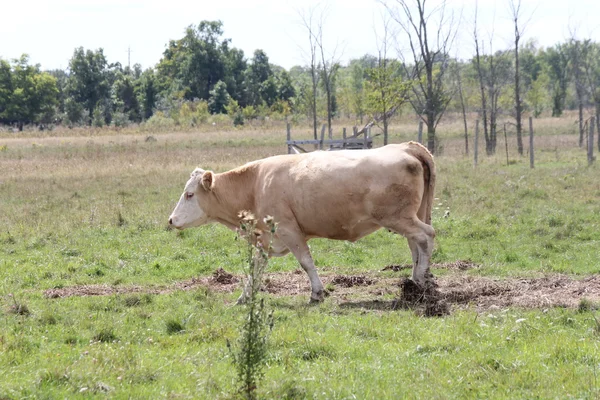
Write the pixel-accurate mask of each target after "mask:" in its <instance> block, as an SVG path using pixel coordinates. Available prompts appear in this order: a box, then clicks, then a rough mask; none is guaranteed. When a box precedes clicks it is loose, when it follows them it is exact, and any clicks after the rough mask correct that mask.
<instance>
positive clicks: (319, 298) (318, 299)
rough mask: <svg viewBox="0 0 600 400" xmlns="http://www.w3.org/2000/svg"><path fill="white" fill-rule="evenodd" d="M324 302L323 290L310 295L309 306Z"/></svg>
mask: <svg viewBox="0 0 600 400" xmlns="http://www.w3.org/2000/svg"><path fill="white" fill-rule="evenodd" d="M323 300H325V292H324V291H323V290H319V291H318V292H316V293H315V292H313V293H312V294H311V295H310V304H318V303H322V302H323Z"/></svg>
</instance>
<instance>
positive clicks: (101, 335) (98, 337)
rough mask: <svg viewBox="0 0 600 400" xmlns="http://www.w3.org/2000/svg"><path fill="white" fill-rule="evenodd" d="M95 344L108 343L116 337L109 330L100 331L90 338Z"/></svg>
mask: <svg viewBox="0 0 600 400" xmlns="http://www.w3.org/2000/svg"><path fill="white" fill-rule="evenodd" d="M92 339H93V340H94V341H95V342H102V343H108V342H112V341H114V340H117V336H116V335H115V333H114V332H113V330H112V329H111V328H105V329H102V330H101V331H100V332H98V333H97V334H95V335H94V337H93V338H92Z"/></svg>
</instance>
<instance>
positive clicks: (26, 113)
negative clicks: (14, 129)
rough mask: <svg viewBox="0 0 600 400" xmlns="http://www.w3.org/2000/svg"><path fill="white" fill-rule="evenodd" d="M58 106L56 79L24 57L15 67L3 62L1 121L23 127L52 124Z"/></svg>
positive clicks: (0, 81)
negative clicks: (31, 124) (26, 125)
mask: <svg viewBox="0 0 600 400" xmlns="http://www.w3.org/2000/svg"><path fill="white" fill-rule="evenodd" d="M57 104H58V88H57V86H56V79H55V78H54V77H53V76H52V75H50V74H48V73H46V72H41V71H40V66H39V65H37V64H36V65H30V64H29V56H27V55H26V54H23V55H22V56H21V57H20V58H18V59H15V60H12V66H11V65H10V64H8V63H7V62H5V61H4V60H0V121H3V122H6V123H16V124H17V125H18V127H19V130H23V125H24V124H29V123H39V122H42V123H47V122H50V121H52V119H53V117H54V114H55V107H56V105H57Z"/></svg>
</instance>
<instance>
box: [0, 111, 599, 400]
mask: <svg viewBox="0 0 600 400" xmlns="http://www.w3.org/2000/svg"><path fill="white" fill-rule="evenodd" d="M409 126H411V123H410V121H408V122H405V123H403V124H399V125H397V126H394V127H393V128H394V129H393V134H392V141H393V142H402V141H407V140H410V139H413V138H414V134H413V133H411V131H410V130H409V128H408V127H409ZM573 130H574V126H573V124H572V122H570V121H569V120H566V119H565V120H550V119H548V120H541V121H536V151H535V154H536V168H535V169H534V170H531V169H530V168H529V159H528V157H526V156H523V157H519V156H517V155H516V151H515V145H514V137H512V136H511V137H510V138H509V144H510V149H509V151H510V154H509V163H508V165H507V162H506V155H505V153H504V142H503V140H500V141H499V148H498V153H497V155H496V156H493V157H486V156H485V155H483V154H480V157H479V159H480V164H479V166H478V168H476V169H475V168H473V166H472V164H473V163H472V159H471V157H466V156H464V155H463V151H464V150H463V147H464V144H463V143H464V142H463V141H462V139H461V137H460V123H459V121H454V122H451V123H448V124H447V125H445V126H441V127H440V132H441V137H442V140H443V142H442V144H443V146H444V153H443V154H442V155H440V156H439V157H437V158H436V162H437V165H438V184H437V188H436V205H435V209H434V215H433V225H434V227H435V228H436V231H437V237H436V248H435V251H434V257H433V261H434V262H435V263H436V267H435V268H434V269H433V272H434V274H435V275H436V278H437V280H438V282H439V285H440V290H442V292H444V293H447V294H449V297H448V302H449V303H450V307H451V313H450V315H448V316H444V317H440V318H426V317H423V316H421V315H420V313H419V312H418V310H413V309H402V308H400V309H396V308H395V307H394V306H393V305H394V304H395V303H394V302H393V300H394V299H395V298H397V297H398V295H399V291H400V289H399V287H398V283H399V282H400V280H401V279H402V278H404V277H406V276H408V275H409V273H410V270H408V269H405V268H402V266H403V265H405V264H408V263H410V252H409V250H408V246H407V245H406V242H405V240H404V239H401V238H399V237H397V236H394V235H391V234H389V233H388V232H384V231H379V232H377V233H375V234H373V235H371V236H369V237H367V238H365V239H363V240H361V241H359V242H357V243H346V242H335V241H327V240H314V241H312V242H311V248H312V250H313V255H314V258H315V262H316V264H317V266H318V267H319V271H320V274H321V275H322V277H323V278H324V281H325V283H326V285H327V288H328V289H329V290H330V291H331V295H330V296H329V297H328V298H327V299H326V301H325V303H324V304H322V305H319V306H307V301H308V298H309V295H310V291H309V287H308V283H307V279H306V278H305V275H304V273H302V274H297V273H295V271H296V270H297V268H298V266H297V263H296V261H295V259H293V257H292V256H291V255H288V256H286V257H284V258H280V259H273V260H272V261H271V264H270V273H271V275H270V276H269V281H268V282H267V285H266V286H267V288H269V287H270V288H271V290H268V291H269V293H266V295H265V296H266V299H267V303H268V306H269V307H270V308H271V309H273V310H274V315H275V324H274V328H273V332H272V336H271V348H270V351H269V356H268V367H267V369H266V375H265V377H264V379H263V381H262V382H261V386H260V387H259V395H260V397H261V398H287V399H303V398H319V399H321V398H322V399H325V398H327V399H346V398H357V399H384V398H385V399H387V398H389V399H396V398H431V399H438V398H439V399H447V398H506V399H514V398H525V399H531V398H560V399H562V398H580V399H597V398H600V376H599V375H600V312H599V311H598V307H599V304H600V280H599V279H598V278H597V274H598V272H600V260H599V257H598V255H599V254H600V251H599V249H600V178H599V173H600V169H599V168H600V167H599V166H598V163H596V165H594V166H592V167H588V166H587V161H586V155H585V152H584V150H581V149H579V148H578V147H577V137H576V136H575V134H574V133H573ZM283 132H284V131H283V130H282V129H281V127H279V126H272V127H269V128H268V129H264V130H261V129H258V128H255V129H245V130H235V131H233V130H227V131H219V132H214V131H211V129H209V128H207V129H206V130H205V131H202V132H177V133H153V136H154V138H155V139H156V141H148V142H147V141H145V138H146V136H147V134H148V133H144V132H142V133H140V132H135V131H128V132H120V133H119V134H117V133H118V132H107V131H103V132H95V133H94V134H93V135H90V132H87V134H86V132H85V131H77V132H76V133H73V132H69V131H58V132H52V133H51V135H50V134H47V133H46V134H45V136H35V135H34V134H32V133H29V134H27V135H24V136H23V137H22V138H19V139H17V138H10V137H4V138H0V149H1V151H0V399H21V398H48V399H53V398H95V397H98V398H118V399H120V398H152V399H155V398H207V399H214V398H234V397H235V391H236V386H235V384H236V383H235V370H234V368H233V366H232V364H231V359H230V355H229V353H228V351H227V348H226V340H227V339H229V340H232V341H233V340H235V338H236V337H237V335H238V332H239V331H238V328H239V326H240V325H241V322H242V318H243V316H244V309H243V307H236V306H234V303H235V299H236V298H237V296H238V295H239V292H240V289H239V288H238V287H237V285H235V284H234V285H218V284H215V282H214V279H212V278H211V276H212V274H213V273H214V271H215V270H217V269H218V268H223V269H224V270H226V271H228V272H230V273H233V274H236V275H238V274H240V273H241V271H242V267H243V262H244V258H245V256H244V254H245V253H244V248H243V246H242V244H241V243H240V241H238V240H235V234H234V233H233V232H231V231H229V230H227V229H225V228H223V227H221V226H206V227H202V228H198V229H194V230H189V231H183V232H176V231H169V230H167V229H166V227H167V218H168V216H169V214H170V212H171V210H172V208H173V207H174V205H175V203H176V202H177V200H178V198H179V195H180V194H181V191H182V190H183V186H184V184H185V181H186V180H187V178H188V176H189V173H190V172H191V171H192V169H193V168H195V167H196V166H202V167H204V168H210V169H213V170H215V171H224V170H226V169H229V168H232V167H234V166H237V165H240V164H242V163H244V162H246V161H250V160H253V159H257V158H261V157H266V156H269V155H274V154H281V153H284V152H285V151H286V149H285V146H284V145H283V141H284V133H283ZM295 132H297V135H298V137H299V136H304V137H308V136H309V135H310V134H309V131H308V129H305V128H302V130H300V129H299V128H298V129H297V130H295ZM295 135H296V133H295ZM378 140H379V139H378ZM480 143H482V141H480ZM471 145H472V143H471ZM447 211H448V212H449V215H448V217H446V218H445V217H444V215H445V214H446V212H447ZM457 262H458V263H457ZM461 263H462V264H468V265H469V268H467V269H461V268H452V267H449V266H452V265H462V264H461ZM391 265H395V266H398V267H399V268H396V269H398V270H399V271H394V268H388V269H386V270H384V267H386V266H391ZM336 277H338V278H339V277H342V278H344V277H345V278H352V277H354V278H357V279H355V280H354V282H359V283H358V284H356V285H354V286H352V285H344V284H343V282H345V281H344V279H337V280H336V279H335V278H336ZM358 278H360V279H358ZM347 281H352V279H347ZM336 282H338V283H336ZM340 282H341V283H340ZM361 282H362V283H361ZM94 294H95V295H94Z"/></svg>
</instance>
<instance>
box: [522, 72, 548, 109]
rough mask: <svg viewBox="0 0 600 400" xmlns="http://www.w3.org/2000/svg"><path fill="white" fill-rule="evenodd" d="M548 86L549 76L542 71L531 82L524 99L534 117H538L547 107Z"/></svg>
mask: <svg viewBox="0 0 600 400" xmlns="http://www.w3.org/2000/svg"><path fill="white" fill-rule="evenodd" d="M548 86H550V78H549V77H548V75H547V74H546V73H544V72H542V73H540V74H539V75H538V76H537V78H536V79H535V80H534V81H533V82H531V87H530V88H529V91H528V92H527V95H526V97H525V100H526V102H527V105H528V106H529V108H530V109H531V112H532V114H533V116H534V117H535V118H538V117H539V116H540V115H541V114H542V112H544V110H545V109H546V108H547V107H548V103H549V99H548V97H549V95H548Z"/></svg>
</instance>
